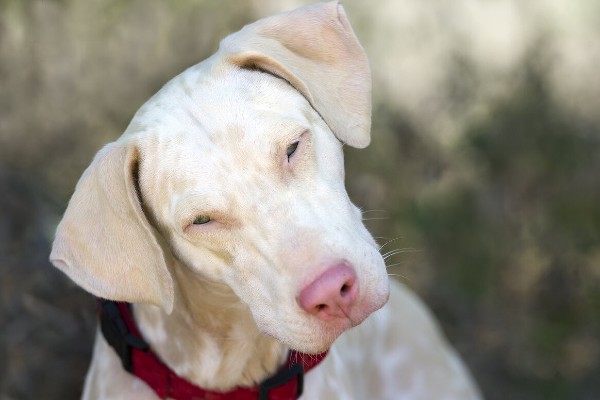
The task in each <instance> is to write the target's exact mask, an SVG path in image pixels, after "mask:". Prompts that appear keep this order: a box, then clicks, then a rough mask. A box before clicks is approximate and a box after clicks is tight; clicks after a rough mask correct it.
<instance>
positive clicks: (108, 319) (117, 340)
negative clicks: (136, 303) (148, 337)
mask: <svg viewBox="0 0 600 400" xmlns="http://www.w3.org/2000/svg"><path fill="white" fill-rule="evenodd" d="M98 303H99V306H100V307H99V308H100V329H101V330H102V334H103V335H104V338H105V339H106V341H107V342H108V344H109V345H110V346H111V347H112V348H113V349H115V351H116V352H117V355H118V356H119V358H120V359H121V363H122V364H123V368H124V369H125V370H126V371H128V372H130V373H133V362H132V358H131V352H132V349H133V348H136V349H140V350H144V351H145V350H148V344H147V343H146V342H144V340H143V339H142V338H140V337H138V336H136V335H134V334H133V333H132V332H131V331H130V330H129V329H128V328H127V324H126V323H125V320H124V319H123V316H122V315H121V310H120V309H119V305H118V304H117V303H115V302H114V301H111V300H104V299H99V300H98Z"/></svg>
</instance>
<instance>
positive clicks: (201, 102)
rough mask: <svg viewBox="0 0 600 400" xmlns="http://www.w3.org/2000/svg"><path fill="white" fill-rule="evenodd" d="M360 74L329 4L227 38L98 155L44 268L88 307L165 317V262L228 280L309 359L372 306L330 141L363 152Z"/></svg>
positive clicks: (338, 12) (382, 282)
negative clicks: (135, 306) (110, 306)
mask: <svg viewBox="0 0 600 400" xmlns="http://www.w3.org/2000/svg"><path fill="white" fill-rule="evenodd" d="M302 22H304V23H302ZM298 27H301V28H298ZM298 29H301V30H300V31H295V30H298ZM368 78H369V74H368V65H367V63H366V58H365V57H364V53H363V52H362V48H360V45H358V42H357V41H356V38H355V37H354V34H353V33H352V31H351V29H350V28H349V25H348V21H347V20H346V19H345V15H344V14H343V10H342V9H341V6H339V5H337V4H332V3H329V4H325V5H316V6H311V7H308V8H304V9H300V10H298V11H295V12H292V13H290V14H285V15H283V16H276V17H272V18H270V19H266V20H262V21H259V22H257V23H256V24H253V25H250V26H249V27H246V28H245V29H244V30H242V31H241V32H239V33H237V34H235V35H232V36H230V37H229V38H228V39H226V40H225V41H224V42H223V43H222V44H221V49H220V50H219V52H218V53H217V54H216V55H215V56H213V57H211V58H210V59H208V60H207V61H205V62H204V63H201V64H199V65H197V66H195V67H192V68H190V69H188V70H187V71H185V72H184V73H183V74H181V75H180V76H178V77H176V78H175V79H173V80H172V81H171V82H170V83H169V84H167V85H166V86H165V87H164V88H163V89H161V91H160V92H159V93H158V94H157V95H156V96H154V97H153V98H152V99H151V100H149V101H148V102H147V103H146V104H145V105H144V106H143V107H142V108H141V109H140V111H139V112H138V113H137V114H136V116H135V117H134V119H133V120H132V122H131V124H130V126H129V127H128V129H127V131H126V133H125V134H124V135H123V136H122V137H121V138H120V139H119V140H118V141H117V142H115V143H112V144H109V145H108V146H106V147H105V148H104V149H103V150H101V151H100V152H99V153H98V155H97V156H96V159H95V160H94V162H93V163H92V165H91V166H90V167H89V168H88V170H87V171H86V173H85V174H84V176H83V177H82V178H81V180H80V182H79V184H78V186H77V189H76V191H75V194H74V195H73V198H72V199H71V202H70V203H69V207H68V209H67V211H66V213H65V216H64V218H63V221H62V222H61V224H60V225H59V228H58V230H57V238H56V240H55V243H54V246H53V252H52V255H51V259H52V261H53V263H54V264H55V265H57V266H58V267H59V268H61V269H62V270H63V271H65V272H66V273H67V274H69V276H71V278H73V279H74V280H75V281H76V282H77V283H79V284H80V285H81V286H83V287H84V288H86V289H87V290H89V291H91V292H92V293H94V294H96V295H98V296H102V297H106V298H110V299H116V300H125V301H131V302H133V301H142V302H150V303H154V304H157V305H160V306H162V307H163V309H164V310H165V311H166V312H170V311H171V310H172V307H173V297H174V295H173V293H174V291H175V290H177V287H178V286H177V284H176V283H174V282H173V277H172V272H173V271H172V270H171V269H172V268H173V266H172V265H171V266H170V265H167V264H166V261H165V260H166V259H168V258H169V257H165V254H164V252H165V251H169V252H172V253H173V256H174V258H176V259H177V260H178V261H179V263H180V264H181V266H183V267H185V268H188V269H190V270H192V271H194V272H195V273H197V274H198V275H199V276H202V277H203V278H205V279H208V280H210V281H215V282H222V283H225V284H226V285H228V286H229V287H230V288H231V289H232V290H233V292H234V293H235V294H236V295H237V296H238V297H239V299H240V300H241V301H242V302H243V303H245V304H246V305H247V306H248V308H249V309H250V310H251V312H252V315H253V316H254V319H255V321H256V323H257V325H258V327H259V329H260V330H261V331H263V332H265V333H267V334H269V335H271V336H273V337H275V338H277V339H278V340H280V341H282V342H283V343H285V344H286V345H288V346H290V347H292V348H295V349H298V350H301V351H305V352H310V353H316V352H320V351H323V350H324V349H326V348H327V347H328V346H329V345H330V344H331V342H332V341H333V340H334V339H335V338H336V337H337V336H338V335H339V334H340V333H341V332H343V331H344V330H345V329H347V328H349V327H351V326H354V325H356V324H358V323H360V322H361V321H362V320H364V318H366V317H367V316H368V315H369V314H370V313H372V312H373V311H375V310H377V309H378V308H380V307H381V306H382V305H383V304H384V303H385V301H386V300H387V296H388V281H387V274H386V270H385V266H384V263H383V260H382V258H381V256H380V255H379V252H378V248H377V246H376V244H375V242H374V240H373V239H372V237H371V236H370V234H369V233H368V232H367V230H366V229H365V227H364V226H363V224H362V221H361V213H360V211H359V210H358V209H357V208H356V207H355V206H354V205H353V204H352V203H351V202H350V200H349V198H348V195H347V193H346V190H345V188H344V166H343V153H342V143H341V140H342V141H344V142H346V143H348V144H351V145H354V146H357V147H364V146H365V145H366V144H368V141H369V122H370V98H369V96H370V82H368ZM90 220H92V221H98V223H97V224H89V221H90ZM156 235H160V236H161V238H157V237H156ZM163 241H164V242H166V243H167V244H168V246H166V247H165V246H160V245H159V242H163ZM325 292H326V293H325ZM323 293H325V294H323ZM330 305H331V306H332V307H330ZM323 308H324V309H325V310H323ZM331 309H334V310H333V311H331ZM328 310H329V311H328Z"/></svg>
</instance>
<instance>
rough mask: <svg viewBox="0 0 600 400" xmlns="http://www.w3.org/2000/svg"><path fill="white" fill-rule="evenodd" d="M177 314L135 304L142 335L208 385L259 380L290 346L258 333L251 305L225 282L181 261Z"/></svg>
mask: <svg viewBox="0 0 600 400" xmlns="http://www.w3.org/2000/svg"><path fill="white" fill-rule="evenodd" d="M172 272H173V274H174V276H173V278H174V280H175V281H176V289H175V303H174V307H173V312H172V313H171V314H166V313H165V312H164V311H162V309H160V308H158V307H155V306H152V305H146V304H136V305H135V307H134V316H135V319H136V322H137V324H138V326H139V329H140V331H141V333H142V335H143V336H144V339H145V340H146V341H147V342H148V343H149V344H150V346H151V347H152V349H153V350H154V351H155V352H156V353H157V354H158V355H159V357H160V358H161V359H162V360H163V361H164V362H165V363H166V364H167V365H168V366H169V367H170V368H171V369H172V370H173V371H175V373H177V374H178V375H179V376H181V377H183V378H185V379H187V380H188V381H190V382H191V383H194V384H195V385H198V386H201V387H204V388H206V389H214V390H223V391H224V390H228V389H231V388H233V387H236V386H250V385H254V384H257V383H259V382H261V381H262V380H264V379H265V378H267V377H268V376H270V375H272V374H273V373H275V371H276V370H277V369H278V367H279V366H280V365H281V364H282V363H283V362H284V360H285V358H286V355H287V348H286V347H285V346H283V345H282V344H281V343H279V342H278V341H277V340H275V339H273V338H271V337H269V336H266V335H264V334H262V333H261V332H259V331H258V329H257V327H256V324H255V322H254V319H253V318H252V314H251V313H250V310H249V309H248V307H246V306H245V305H244V304H242V303H241V302H240V300H239V299H238V297H237V296H236V295H235V294H234V293H233V291H232V290H231V289H230V288H229V287H228V286H226V285H224V284H219V283H215V282H209V281H207V280H205V279H203V278H202V277H200V276H198V275H197V274H195V273H193V272H192V271H190V270H189V269H187V268H185V267H184V266H183V265H178V266H176V267H175V268H173V269H172Z"/></svg>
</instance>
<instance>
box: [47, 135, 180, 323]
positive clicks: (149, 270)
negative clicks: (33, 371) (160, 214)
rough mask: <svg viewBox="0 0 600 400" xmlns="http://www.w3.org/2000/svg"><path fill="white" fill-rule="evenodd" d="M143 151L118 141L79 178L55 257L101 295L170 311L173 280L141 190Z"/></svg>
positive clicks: (59, 231)
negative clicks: (140, 157) (145, 210)
mask: <svg viewBox="0 0 600 400" xmlns="http://www.w3.org/2000/svg"><path fill="white" fill-rule="evenodd" d="M139 162H140V161H139V154H138V150H137V149H136V148H135V146H134V145H132V144H127V143H123V142H114V143H111V144H108V145H107V146H105V147H104V148H103V149H102V150H100V151H99V152H98V154H97V155H96V157H95V158H94V161H93V162H92V164H91V165H90V166H89V167H88V168H87V170H86V171H85V172H84V174H83V176H82V177H81V179H80V180H79V183H78V184H77V187H76V188H75V193H74V194H73V197H72V198H71V200H70V202H69V205H68V207H67V210H66V211H65V214H64V216H63V219H62V221H61V222H60V224H59V225H58V228H57V230H56V237H55V239H54V244H53V246H52V253H51V254H50V261H51V262H52V263H53V264H54V265H55V266H56V267H58V268H59V269H60V270H62V271H63V272H65V273H66V274H67V275H68V276H69V277H70V278H71V279H73V280H74V281H75V282H76V283H77V284H79V285H80V286H82V287H83V288H84V289H86V290H87V291H89V292H91V293H93V294H94V295H96V296H99V297H103V298H107V299H111V300H118V301H127V302H147V303H152V304H155V305H157V306H160V307H162V308H163V309H164V310H165V311H166V312H168V313H170V312H171V311H172V308H173V281H172V278H171V275H170V273H169V271H168V268H167V265H166V263H165V258H164V255H163V252H162V249H161V247H160V246H159V244H158V242H157V238H156V236H155V234H154V232H153V228H152V227H151V225H150V224H149V222H148V220H147V218H146V216H145V215H144V212H143V210H142V206H141V203H140V198H139V193H138V182H137V174H138V165H139Z"/></svg>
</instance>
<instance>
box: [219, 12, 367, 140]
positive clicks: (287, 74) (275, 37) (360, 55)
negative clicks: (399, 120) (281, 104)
mask: <svg viewBox="0 0 600 400" xmlns="http://www.w3.org/2000/svg"><path fill="white" fill-rule="evenodd" d="M219 53H220V56H221V57H222V59H223V60H225V62H228V63H232V64H234V65H236V66H238V67H241V68H249V69H259V70H264V71H267V72H269V73H271V74H273V75H276V76H279V77H281V78H283V79H285V80H287V81H288V82H289V83H290V84H291V85H292V86H294V87H295V88H296V90H298V91H299V92H300V93H302V95H303V96H304V97H305V98H306V99H307V100H308V101H309V102H310V104H311V105H312V107H313V108H314V109H315V110H316V111H317V112H318V113H319V114H320V115H321V117H322V118H323V119H324V120H325V122H326V123H327V125H329V128H330V129H331V130H332V131H333V133H334V134H335V135H336V136H337V137H338V139H340V140H341V141H342V142H345V143H347V144H349V145H351V146H354V147H359V148H363V147H366V146H367V145H368V144H369V142H370V138H371V137H370V129H371V73H370V69H369V63H368V60H367V57H366V54H365V52H364V50H363V48H362V47H361V45H360V43H359V42H358V39H357V38H356V35H355V34H354V32H353V31H352V28H351V26H350V23H349V22H348V18H347V17H346V14H345V12H344V9H343V7H342V5H341V4H339V3H338V2H331V3H320V4H314V5H309V6H305V7H302V8H299V9H297V10H294V11H291V12H288V13H284V14H279V15H276V16H273V17H270V18H265V19H262V20H259V21H257V22H255V23H253V24H251V25H247V26H246V27H244V28H243V29H242V30H241V31H239V32H237V33H234V34H232V35H230V36H228V37H227V38H225V39H224V40H223V41H222V42H221V45H220V47H219V52H218V53H217V54H218V55H219Z"/></svg>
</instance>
